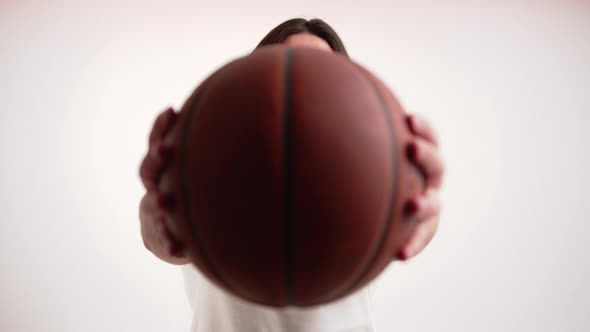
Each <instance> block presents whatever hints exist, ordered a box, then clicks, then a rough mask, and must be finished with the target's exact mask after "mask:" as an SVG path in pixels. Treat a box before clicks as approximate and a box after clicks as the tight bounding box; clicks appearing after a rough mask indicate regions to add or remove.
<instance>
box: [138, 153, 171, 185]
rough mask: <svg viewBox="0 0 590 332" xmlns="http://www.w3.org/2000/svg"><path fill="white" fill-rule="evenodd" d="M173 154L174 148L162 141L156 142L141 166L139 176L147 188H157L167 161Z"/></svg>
mask: <svg viewBox="0 0 590 332" xmlns="http://www.w3.org/2000/svg"><path fill="white" fill-rule="evenodd" d="M171 155H172V148H170V147H168V146H166V145H164V144H163V143H161V142H157V143H154V144H153V145H152V146H151V147H150V149H149V150H148V152H147V154H146V156H145V157H144V159H143V160H142V162H141V165H140V166H139V177H140V178H141V181H142V182H143V185H144V186H145V188H146V189H147V190H152V189H155V188H156V186H157V184H158V177H159V174H160V172H161V171H162V168H163V167H164V165H165V163H166V162H167V161H168V159H170V156H171Z"/></svg>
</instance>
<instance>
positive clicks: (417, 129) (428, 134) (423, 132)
mask: <svg viewBox="0 0 590 332" xmlns="http://www.w3.org/2000/svg"><path fill="white" fill-rule="evenodd" d="M406 121H407V123H408V126H409V127H410V130H411V131H412V132H413V133H414V134H415V135H418V136H420V137H422V138H423V139H425V140H427V141H429V142H430V143H432V144H433V145H435V146H438V135H437V134H436V132H435V131H434V128H433V127H432V125H431V124H430V122H429V121H428V120H426V118H425V117H423V116H420V115H418V114H408V115H406Z"/></svg>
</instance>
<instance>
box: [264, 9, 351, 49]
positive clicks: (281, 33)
mask: <svg viewBox="0 0 590 332" xmlns="http://www.w3.org/2000/svg"><path fill="white" fill-rule="evenodd" d="M302 32H307V33H310V34H312V35H316V36H318V37H320V38H322V39H323V40H325V41H326V43H328V45H330V48H332V50H333V51H334V52H336V53H340V54H342V55H344V56H346V57H348V53H347V52H346V48H345V47H344V44H343V43H342V40H340V37H338V34H336V32H335V31H334V29H332V27H330V26H329V25H328V23H326V22H324V21H322V20H320V19H319V18H314V19H312V20H309V21H308V20H306V19H303V18H293V19H290V20H287V21H285V22H283V23H281V24H279V25H278V26H277V27H276V28H274V29H272V30H271V31H270V32H269V33H268V34H267V35H266V36H265V37H264V38H263V39H262V41H261V42H260V43H259V44H258V46H256V48H258V47H260V46H264V45H272V44H280V43H282V42H284V41H285V39H287V37H289V36H290V35H294V34H297V33H302Z"/></svg>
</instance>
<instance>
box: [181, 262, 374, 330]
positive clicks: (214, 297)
mask: <svg viewBox="0 0 590 332" xmlns="http://www.w3.org/2000/svg"><path fill="white" fill-rule="evenodd" d="M182 271H183V276H184V283H185V286H186V291H187V295H188V300H189V302H190V305H191V307H192V311H193V315H194V316H193V324H192V329H191V332H374V331H375V329H374V327H373V317H372V305H373V304H372V286H367V287H365V288H363V289H361V290H359V291H357V292H356V293H354V294H352V295H349V296H347V297H345V298H343V299H341V300H338V301H335V302H332V303H329V304H325V305H320V306H316V307H312V308H305V309H302V308H285V309H273V308H270V307H264V306H260V305H257V304H253V303H250V302H247V301H244V300H242V299H240V298H238V297H236V296H234V295H231V294H229V293H227V292H225V291H224V290H222V289H221V288H219V287H217V286H215V285H214V284H212V283H211V282H210V281H209V280H208V279H207V278H205V277H204V276H203V275H202V274H201V273H200V272H199V271H198V270H197V269H196V268H195V267H194V266H193V265H192V264H187V265H184V266H182Z"/></svg>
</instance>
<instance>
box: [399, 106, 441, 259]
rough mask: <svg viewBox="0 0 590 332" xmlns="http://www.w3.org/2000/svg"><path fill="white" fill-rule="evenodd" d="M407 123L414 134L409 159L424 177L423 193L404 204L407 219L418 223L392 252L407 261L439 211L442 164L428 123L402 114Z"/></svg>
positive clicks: (423, 240) (421, 245)
mask: <svg viewBox="0 0 590 332" xmlns="http://www.w3.org/2000/svg"><path fill="white" fill-rule="evenodd" d="M406 121H407V125H408V126H409V128H410V131H411V132H412V133H413V134H414V135H415V136H414V139H413V140H412V141H411V142H410V143H409V145H408V154H409V156H410V160H411V161H412V162H413V163H415V164H416V166H417V167H418V168H419V169H420V170H421V172H422V174H423V175H424V178H425V180H426V186H425V190H424V192H423V193H421V194H420V195H418V196H417V197H413V198H412V199H410V200H409V201H408V202H407V203H406V204H407V205H406V209H407V210H406V211H409V212H408V213H410V218H411V219H412V220H414V221H415V222H416V223H418V225H417V226H416V228H415V229H414V231H413V233H412V234H411V236H410V238H409V239H408V240H407V241H406V243H404V245H402V247H401V248H400V250H399V251H398V252H397V253H396V258H397V259H400V260H408V259H410V258H412V257H414V256H416V255H418V254H419V253H420V252H421V251H422V249H424V248H425V247H426V246H427V245H428V243H430V241H431V240H432V238H433V237H434V234H435V233H436V230H437V228H438V221H439V214H440V200H439V190H440V188H441V185H442V178H443V173H444V163H443V160H442V158H441V156H440V153H439V151H438V139H437V136H436V133H435V132H434V129H433V128H432V126H431V125H430V123H429V122H428V121H427V120H426V119H424V118H423V117H421V116H418V115H415V114H411V115H407V116H406Z"/></svg>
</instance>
